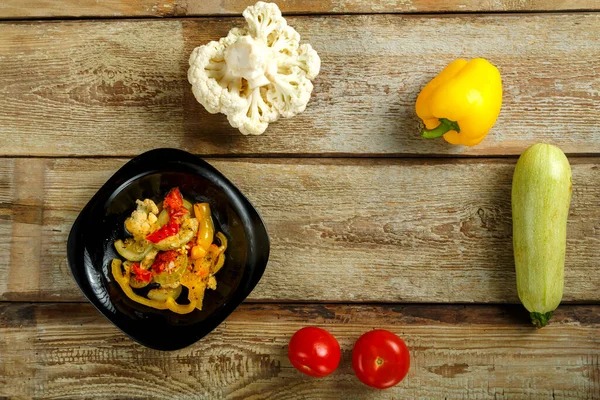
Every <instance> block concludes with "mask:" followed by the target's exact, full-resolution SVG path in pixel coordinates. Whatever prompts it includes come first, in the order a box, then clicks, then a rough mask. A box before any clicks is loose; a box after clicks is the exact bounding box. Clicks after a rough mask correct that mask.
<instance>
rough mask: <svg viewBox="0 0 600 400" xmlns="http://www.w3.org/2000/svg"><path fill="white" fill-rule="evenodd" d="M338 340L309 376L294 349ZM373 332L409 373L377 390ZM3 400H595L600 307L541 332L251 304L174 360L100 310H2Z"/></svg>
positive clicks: (493, 323) (454, 309)
mask: <svg viewBox="0 0 600 400" xmlns="http://www.w3.org/2000/svg"><path fill="white" fill-rule="evenodd" d="M309 324H310V325H316V326H320V327H324V328H326V329H327V330H329V331H330V332H331V333H332V334H333V335H334V336H335V337H336V338H337V339H338V341H339V342H340V345H341V347H342V362H341V364H340V367H339V368H338V369H337V370H336V371H335V372H334V374H333V375H331V376H329V377H327V378H324V379H314V378H309V377H306V376H304V375H301V374H300V373H299V372H297V371H296V370H295V369H294V368H293V367H292V366H291V364H290V362H289V361H288V359H287V343H288V341H289V339H290V338H291V336H292V334H293V333H294V332H295V331H296V330H297V329H300V328H301V327H303V326H306V325H309ZM374 327H377V328H383V329H388V330H391V331H392V332H394V333H396V334H398V335H400V336H401V337H402V338H403V339H404V340H405V342H406V343H407V345H408V347H409V349H410V351H411V369H410V372H409V374H408V376H407V378H406V379H405V380H404V381H403V382H401V383H400V384H399V385H398V386H396V387H393V388H392V389H389V390H383V391H378V390H374V389H370V388H368V387H366V386H364V385H362V384H361V383H360V382H359V381H358V380H357V379H356V378H355V377H354V375H353V372H352V367H351V349H352V346H353V344H354V342H355V341H356V339H358V337H359V336H360V335H361V334H362V333H364V332H367V331H369V330H371V329H373V328H374ZM0 335H1V336H2V337H3V338H4V340H2V341H0V376H3V377H4V379H3V380H0V396H7V397H8V396H15V397H23V398H32V397H35V398H48V399H58V398H67V397H68V398H94V399H100V398H115V397H119V398H123V397H126V398H136V399H138V398H140V399H141V398H163V399H164V398H178V399H192V398H194V399H195V398H210V399H224V398H227V399H267V398H268V399H312V398H318V399H339V398H349V399H416V398H427V399H430V398H445V399H448V400H450V399H467V398H468V399H528V400H537V399H540V400H541V399H550V398H552V399H557V400H558V399H595V398H599V397H600V366H599V362H598V360H599V358H600V307H599V306H561V307H559V308H558V310H557V312H556V315H555V317H554V322H553V323H551V324H550V325H549V326H548V327H546V328H544V329H542V330H535V329H534V328H532V327H531V326H530V325H529V322H528V321H527V320H526V316H524V315H523V314H522V313H521V310H520V308H517V307H498V306H484V307H480V306H468V307H462V306H442V307H441V306H431V305H425V306H423V305H411V306H343V305H289V306H276V305H249V304H248V305H242V306H241V307H240V308H238V310H237V311H235V312H234V313H233V314H232V315H231V316H230V317H229V318H228V319H227V320H226V321H225V322H224V323H223V324H222V325H221V326H220V327H218V328H217V329H216V330H215V331H214V332H213V333H211V334H210V335H209V336H207V337H205V338H204V339H203V340H201V341H200V342H198V343H196V344H195V345H192V346H190V347H188V348H186V349H183V350H179V351H175V352H168V353H163V352H158V351H155V350H149V349H146V348H144V347H142V346H140V345H137V344H134V343H133V342H132V341H131V340H130V339H128V338H127V337H125V336H124V335H123V334H122V333H121V332H119V331H118V330H117V329H116V328H115V327H113V326H112V325H111V324H110V323H109V322H108V321H107V320H106V319H104V318H103V317H102V316H100V315H99V314H98V313H97V312H96V311H95V310H94V309H93V308H92V307H91V306H90V305H87V304H86V305H75V304H63V305H57V304H51V305H50V304H49V305H40V304H6V303H4V304H0Z"/></svg>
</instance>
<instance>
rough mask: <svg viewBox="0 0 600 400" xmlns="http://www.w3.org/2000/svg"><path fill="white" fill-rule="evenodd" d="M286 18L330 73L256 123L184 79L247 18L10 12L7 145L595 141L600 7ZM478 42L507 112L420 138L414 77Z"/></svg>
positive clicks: (470, 151)
mask: <svg viewBox="0 0 600 400" xmlns="http://www.w3.org/2000/svg"><path fill="white" fill-rule="evenodd" d="M440 3H442V2H440ZM491 3H494V2H490V4H491ZM289 22H290V24H291V25H292V26H294V27H295V28H296V29H297V30H298V31H299V32H300V33H301V35H302V36H303V39H304V40H306V41H309V42H310V43H312V44H313V46H314V47H315V48H316V49H317V51H318V52H319V54H320V55H321V58H322V62H323V64H322V71H321V74H320V75H319V77H317V79H316V80H315V90H314V92H313V98H312V100H311V102H310V103H309V106H308V108H307V110H306V112H305V113H303V114H302V115H300V116H297V117H295V118H292V119H287V120H282V121H280V122H277V123H275V124H272V126H271V127H270V128H269V129H268V130H267V132H266V133H265V134H264V135H262V136H259V137H244V136H242V135H241V134H240V133H239V132H238V131H237V130H235V129H232V128H231V127H230V126H229V125H228V123H227V121H226V118H225V117H224V116H223V115H210V114H208V113H207V112H206V111H205V110H204V109H203V108H202V106H200V105H199V104H198V103H197V102H196V100H195V99H194V97H193V95H192V92H191V88H190V85H189V84H188V82H187V78H186V71H187V67H188V65H187V62H188V56H189V54H190V53H191V51H192V49H193V48H194V47H196V46H198V45H201V44H204V43H207V42H208V41H210V40H214V39H218V38H219V37H221V36H224V35H225V34H226V33H227V32H228V31H229V29H230V28H231V27H232V26H233V25H240V24H241V23H242V21H241V19H239V18H238V19H231V18H204V19H198V20H191V19H185V20H176V19H169V20H162V21H153V20H150V21H149V20H142V21H140V20H137V21H131V20H111V21H63V22H45V23H8V22H6V23H2V24H0V110H1V111H0V136H2V138H3V139H4V143H3V146H2V147H1V148H0V155H40V156H67V155H68V156H71V155H78V156H82V155H106V156H118V155H122V156H132V155H137V154H139V153H141V152H143V151H144V150H149V149H152V148H156V147H178V148H182V149H185V150H189V151H192V152H195V153H198V154H204V155H236V154H237V155H320V156H323V155H346V156H365V155H375V156H377V155H385V156H398V155H400V156H402V155H442V156H448V155H450V156H461V155H515V154H519V153H520V152H522V151H523V150H524V149H525V148H526V147H527V146H528V145H530V144H532V143H534V142H538V141H543V142H548V143H553V144H556V145H558V146H560V147H561V148H562V149H563V150H564V151H565V152H567V153H569V154H587V155H590V154H600V137H599V136H598V135H597V132H598V131H600V107H598V99H599V97H598V95H599V92H598V88H599V87H600V64H599V63H598V62H597V60H598V59H600V39H599V37H598V35H597V32H599V31H600V14H593V13H592V14H566V15H556V14H538V15H513V14H511V15H487V16H481V15H454V16H446V17H440V16H437V17H432V16H402V15H354V16H320V17H290V18H289ZM442 31H443V35H442V34H440V32H442ZM475 56H482V57H486V58H488V59H489V60H490V61H492V62H493V63H494V64H496V65H497V66H498V67H499V69H500V71H501V73H502V76H503V80H504V105H503V110H502V113H501V116H500V118H499V120H498V123H497V125H496V126H495V127H494V128H493V130H492V132H491V134H490V135H489V136H488V138H486V140H484V141H483V142H482V143H481V144H480V145H478V146H476V147H473V148H465V147H461V146H450V145H448V144H446V143H445V142H444V141H443V140H441V139H440V140H433V141H427V140H423V139H420V138H419V137H418V121H417V119H416V117H415V114H414V102H415V99H416V96H417V94H418V92H419V90H420V89H421V88H422V87H423V86H424V85H425V84H426V83H427V82H428V81H429V80H430V79H431V78H433V77H434V76H435V75H436V74H437V73H438V72H439V71H440V70H441V69H442V68H443V67H444V66H445V65H446V64H447V63H448V62H450V61H451V60H453V59H455V58H457V57H466V58H472V57H475Z"/></svg>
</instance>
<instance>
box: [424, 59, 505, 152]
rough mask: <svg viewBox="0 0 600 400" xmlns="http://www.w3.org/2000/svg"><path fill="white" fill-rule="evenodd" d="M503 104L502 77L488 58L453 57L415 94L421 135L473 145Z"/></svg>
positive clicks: (487, 130)
mask: <svg viewBox="0 0 600 400" xmlns="http://www.w3.org/2000/svg"><path fill="white" fill-rule="evenodd" d="M501 107H502V79H501V78H500V72H499V71H498V69H497V68H496V67H495V66H493V65H492V64H491V63H490V62H489V61H487V60H485V59H483V58H475V59H473V60H471V61H468V62H467V61H466V60H461V59H459V60H456V61H453V62H452V63H450V64H449V65H448V66H447V67H446V68H444V70H443V71H442V72H440V74H439V75H438V76H436V77H435V78H434V79H433V80H432V81H431V82H429V83H428V84H427V86H425V87H424V88H423V90H422V91H421V93H419V96H418V97H417V104H416V111H417V115H418V116H419V118H421V120H422V121H423V124H424V125H425V127H424V128H423V130H422V131H421V136H422V137H424V138H428V139H430V138H438V137H440V136H444V139H445V140H446V141H447V142H448V143H451V144H462V145H466V146H474V145H476V144H477V143H479V142H481V141H482V140H483V138H484V137H485V136H486V135H487V134H488V132H489V130H490V129H491V128H492V126H494V124H495V123H496V120H497V119H498V115H499V114H500V108H501Z"/></svg>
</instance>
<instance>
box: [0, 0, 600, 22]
mask: <svg viewBox="0 0 600 400" xmlns="http://www.w3.org/2000/svg"><path fill="white" fill-rule="evenodd" d="M254 3H255V1H249V0H103V1H95V0H77V1H75V0H30V1H27V2H23V1H19V0H4V1H3V2H2V3H0V19H5V18H11V19H19V18H65V17H68V18H73V17H75V18H81V17H86V18H90V17H110V18H120V17H184V16H202V15H240V14H241V13H242V11H244V9H245V8H246V7H247V6H249V5H251V4H254ZM277 3H278V5H279V7H280V8H281V11H282V12H283V13H285V14H346V13H426V12H433V13H435V12H498V11H500V12H503V11H521V12H532V11H533V12H535V11H575V10H598V9H600V4H598V2H597V1H594V0H552V1H548V0H495V1H490V0H473V1H467V0H448V1H437V0H375V1H364V0H282V1H278V2H277Z"/></svg>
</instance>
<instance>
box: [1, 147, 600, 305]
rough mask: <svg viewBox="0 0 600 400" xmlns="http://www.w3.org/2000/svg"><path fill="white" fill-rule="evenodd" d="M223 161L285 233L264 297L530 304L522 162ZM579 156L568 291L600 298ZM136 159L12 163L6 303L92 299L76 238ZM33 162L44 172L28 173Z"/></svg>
mask: <svg viewBox="0 0 600 400" xmlns="http://www.w3.org/2000/svg"><path fill="white" fill-rule="evenodd" d="M209 161H210V162H211V163H212V164H213V165H214V166H216V167H217V168H218V169H219V170H221V171H222V172H223V173H224V174H225V175H226V176H227V177H229V178H230V179H231V181H232V182H233V183H234V184H236V185H237V186H238V187H239V188H240V189H241V190H242V192H243V193H245V194H246V195H247V196H248V198H249V199H250V200H251V201H252V202H253V204H254V205H255V206H256V208H257V209H258V210H259V212H260V213H261V214H262V216H263V218H264V220H265V222H266V225H267V229H268V231H269V234H270V236H271V258H270V260H269V265H268V267H267V270H266V272H265V275H264V276H263V279H262V281H261V282H260V284H259V285H258V286H257V287H256V289H255V291H254V292H253V293H252V295H251V299H253V300H260V301H275V302H280V301H332V302H346V301H349V302H433V303H437V302H440V303H463V302H465V303H470V302H477V303H506V302H509V303H518V298H517V294H516V285H515V274H514V261H513V249H512V238H511V237H512V224H511V211H510V192H511V180H512V174H513V171H514V160H502V159H498V160H463V161H457V160H437V161H436V160H414V161H406V160H405V161H402V160H391V159H390V160H373V159H345V160H317V159H221V160H218V159H216V160H209ZM571 161H572V168H573V190H574V192H573V200H572V203H571V211H570V215H569V223H568V245H567V260H566V270H565V294H564V298H563V300H564V301H566V302H598V301H600V292H599V291H598V287H600V262H599V261H600V259H599V257H600V253H599V252H598V248H599V246H600V174H599V173H598V171H599V170H600V159H598V158H575V159H572V160H571ZM124 162H125V160H122V159H52V160H48V159H35V160H29V159H0V166H1V167H0V171H1V173H0V182H3V185H2V186H1V187H0V199H1V200H0V211H1V212H2V214H1V215H2V219H0V234H2V237H0V245H1V246H5V247H4V252H3V254H8V255H9V256H8V257H3V258H0V300H8V301H81V300H82V297H81V295H80V293H79V290H78V289H77V288H76V286H75V284H74V282H73V280H72V278H71V277H70V273H69V271H68V266H67V262H66V255H65V249H66V239H67V235H68V232H69V230H70V229H71V225H72V223H73V221H74V220H75V218H76V217H77V215H78V213H79V211H80V210H81V209H82V208H83V206H84V205H85V204H86V202H87V201H88V200H89V199H90V198H91V197H92V195H93V194H94V193H95V192H96V191H97V190H98V189H99V188H100V186H101V185H102V184H103V183H104V182H105V181H106V180H107V179H108V178H109V176H110V175H112V174H113V173H114V172H115V171H116V170H117V169H118V168H119V167H120V166H121V165H122V164H123V163H124ZM39 164H41V165H39ZM24 165H31V167H30V168H31V169H32V170H34V171H39V172H37V173H36V174H35V175H31V176H32V177H34V178H28V177H29V176H30V174H29V173H28V172H27V170H26V169H24V168H23V166H24ZM28 179H29V180H28ZM31 179H36V180H34V181H32V180H31ZM39 193H43V195H42V197H41V198H40V197H39ZM28 199H33V200H31V201H30V200H28ZM15 232H17V233H18V234H16V233H15Z"/></svg>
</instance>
